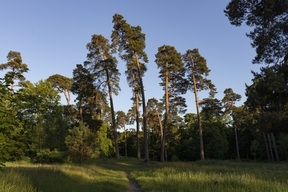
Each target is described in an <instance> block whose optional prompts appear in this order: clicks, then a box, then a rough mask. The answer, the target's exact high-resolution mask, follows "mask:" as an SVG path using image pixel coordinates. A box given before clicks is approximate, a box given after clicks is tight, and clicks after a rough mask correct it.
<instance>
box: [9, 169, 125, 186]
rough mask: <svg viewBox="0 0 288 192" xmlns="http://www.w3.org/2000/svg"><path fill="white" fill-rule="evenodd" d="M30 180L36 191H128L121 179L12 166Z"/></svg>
mask: <svg viewBox="0 0 288 192" xmlns="http://www.w3.org/2000/svg"><path fill="white" fill-rule="evenodd" d="M9 169H10V170H13V171H15V172H17V173H19V174H21V175H23V176H25V177H26V178H27V179H29V180H30V182H31V183H32V185H33V188H34V189H35V191H41V192H64V191H67V192H68V191H69V192H79V191H81V192H90V191H94V192H95V191H99V192H106V191H107V192H113V191H117V192H118V191H123V192H124V191H125V192H126V191H127V186H126V185H125V184H123V181H121V180H118V181H117V180H115V179H111V180H110V181H108V179H104V180H97V179H87V178H83V177H81V176H79V175H68V174H65V173H64V172H62V171H61V170H57V169H52V168H45V167H10V168H9Z"/></svg>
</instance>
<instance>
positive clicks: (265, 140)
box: [263, 133, 271, 161]
mask: <svg viewBox="0 0 288 192" xmlns="http://www.w3.org/2000/svg"><path fill="white" fill-rule="evenodd" d="M263 138H264V142H265V147H266V152H267V158H268V161H271V157H270V151H269V147H268V143H267V139H266V135H265V133H263Z"/></svg>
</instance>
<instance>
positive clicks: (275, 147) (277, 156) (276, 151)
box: [271, 133, 279, 161]
mask: <svg viewBox="0 0 288 192" xmlns="http://www.w3.org/2000/svg"><path fill="white" fill-rule="evenodd" d="M271 138H272V143H273V147H274V151H275V156H276V161H279V154H278V150H277V146H276V141H275V137H274V134H273V133H271Z"/></svg>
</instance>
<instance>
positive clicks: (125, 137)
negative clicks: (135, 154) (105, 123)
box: [124, 122, 128, 158]
mask: <svg viewBox="0 0 288 192" xmlns="http://www.w3.org/2000/svg"><path fill="white" fill-rule="evenodd" d="M125 123H126V122H125ZM125 123H124V140H125V157H126V158H127V157H128V153H127V133H126V125H125Z"/></svg>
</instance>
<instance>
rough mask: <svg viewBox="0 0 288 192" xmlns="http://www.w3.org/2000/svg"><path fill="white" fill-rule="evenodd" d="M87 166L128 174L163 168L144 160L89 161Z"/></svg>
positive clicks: (158, 164) (157, 163) (156, 163)
mask: <svg viewBox="0 0 288 192" xmlns="http://www.w3.org/2000/svg"><path fill="white" fill-rule="evenodd" d="M87 164H90V165H96V166H99V167H102V168H105V169H110V170H114V171H123V172H125V173H128V174H130V173H131V172H133V171H145V170H153V169H155V168H159V167H163V165H162V164H161V163H159V162H149V163H146V162H144V160H142V159H140V160H139V159H136V158H120V159H97V160H92V161H89V162H88V163H87Z"/></svg>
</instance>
